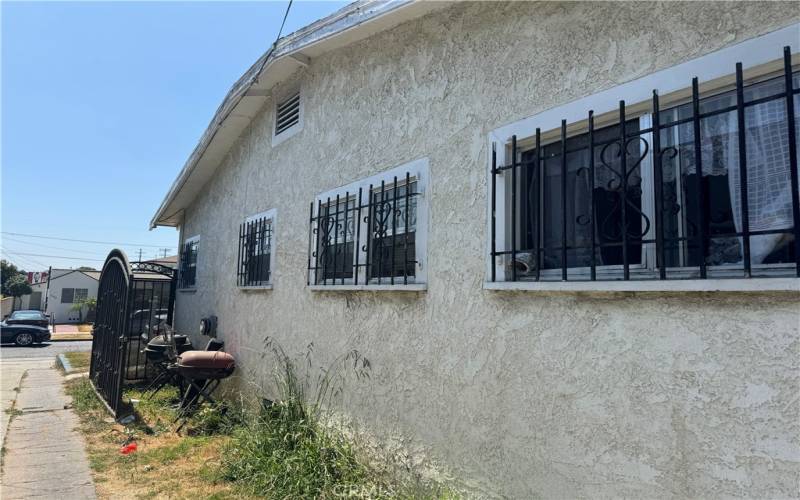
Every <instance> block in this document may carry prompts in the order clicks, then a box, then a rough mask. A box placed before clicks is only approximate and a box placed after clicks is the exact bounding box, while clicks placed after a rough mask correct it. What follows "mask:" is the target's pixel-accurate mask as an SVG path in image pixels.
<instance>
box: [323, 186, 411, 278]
mask: <svg viewBox="0 0 800 500" xmlns="http://www.w3.org/2000/svg"><path fill="white" fill-rule="evenodd" d="M416 186H417V182H416V179H414V178H413V177H411V174H410V173H406V176H405V178H400V179H398V178H397V177H395V178H394V179H393V180H392V182H389V183H387V182H382V183H381V185H380V186H373V185H370V186H369V188H368V189H366V190H365V189H363V188H360V189H359V190H358V192H357V193H349V192H346V193H344V195H343V196H342V195H338V196H337V197H336V198H334V199H331V198H328V199H327V200H325V201H324V202H323V201H322V200H320V201H318V202H317V203H316V206H315V205H314V204H313V203H312V204H311V210H310V211H311V215H310V217H309V262H308V273H309V279H308V283H309V284H314V285H337V284H338V285H343V284H359V285H362V284H363V285H374V284H396V283H399V282H400V280H402V283H404V284H407V283H408V282H409V280H413V278H414V275H415V268H416V267H415V266H416V262H417V261H416V253H415V236H416V217H417V214H416V206H417V203H416V198H417V196H418V193H417V191H416ZM365 191H366V192H365Z"/></svg>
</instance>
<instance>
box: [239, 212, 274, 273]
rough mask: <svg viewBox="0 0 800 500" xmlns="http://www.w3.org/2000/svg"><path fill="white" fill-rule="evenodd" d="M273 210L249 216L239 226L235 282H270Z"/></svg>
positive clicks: (272, 255) (272, 256) (272, 257)
mask: <svg viewBox="0 0 800 500" xmlns="http://www.w3.org/2000/svg"><path fill="white" fill-rule="evenodd" d="M274 222H275V211H274V210H272V211H269V212H265V213H263V214H259V215H256V216H253V217H249V218H248V219H247V220H245V222H244V223H242V224H241V225H240V226H239V253H238V258H237V273H236V283H237V285H238V286H240V287H259V286H265V285H269V284H271V283H272V270H273V267H274V266H273V259H274V252H273V234H274Z"/></svg>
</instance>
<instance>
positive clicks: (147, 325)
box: [130, 309, 168, 337]
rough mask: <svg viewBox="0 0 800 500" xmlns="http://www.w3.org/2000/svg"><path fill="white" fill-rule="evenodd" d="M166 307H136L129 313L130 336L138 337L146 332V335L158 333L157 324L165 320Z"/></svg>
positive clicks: (150, 335) (151, 335)
mask: <svg viewBox="0 0 800 500" xmlns="http://www.w3.org/2000/svg"><path fill="white" fill-rule="evenodd" d="M167 313H168V310H167V309H152V310H151V309H138V310H136V311H134V312H133V314H131V328H130V336H131V337H138V336H139V335H141V334H142V333H147V334H148V337H154V336H156V335H159V326H158V325H159V324H161V322H163V321H166V320H167Z"/></svg>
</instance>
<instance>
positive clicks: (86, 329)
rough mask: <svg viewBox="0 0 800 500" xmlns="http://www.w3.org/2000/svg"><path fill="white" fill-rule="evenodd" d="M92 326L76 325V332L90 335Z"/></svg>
mask: <svg viewBox="0 0 800 500" xmlns="http://www.w3.org/2000/svg"><path fill="white" fill-rule="evenodd" d="M92 328H94V326H93V325H89V324H85V325H78V331H79V332H81V333H92Z"/></svg>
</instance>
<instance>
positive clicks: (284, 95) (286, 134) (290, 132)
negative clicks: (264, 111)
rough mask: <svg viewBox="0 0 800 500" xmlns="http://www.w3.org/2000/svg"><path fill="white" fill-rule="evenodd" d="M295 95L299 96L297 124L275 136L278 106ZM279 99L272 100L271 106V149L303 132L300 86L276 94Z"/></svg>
mask: <svg viewBox="0 0 800 500" xmlns="http://www.w3.org/2000/svg"><path fill="white" fill-rule="evenodd" d="M295 94H297V95H298V96H300V101H299V105H298V117H297V123H295V124H294V125H292V126H291V127H289V128H287V129H285V130H283V131H282V132H281V133H280V134H276V131H277V127H278V106H280V105H281V104H283V103H284V102H285V101H286V100H287V99H289V98H290V97H292V96H294V95H295ZM278 95H279V96H280V97H279V98H276V99H274V102H273V106H272V147H273V148H274V147H275V146H277V145H278V144H280V143H282V142H283V141H285V140H286V139H289V138H290V137H292V136H294V135H295V134H297V133H298V132H300V131H301V130H303V121H304V119H305V118H304V117H305V96H304V94H303V91H302V89H301V88H300V86H297V87H290V89H289V90H286V91H284V92H281V93H280V94H278Z"/></svg>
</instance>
